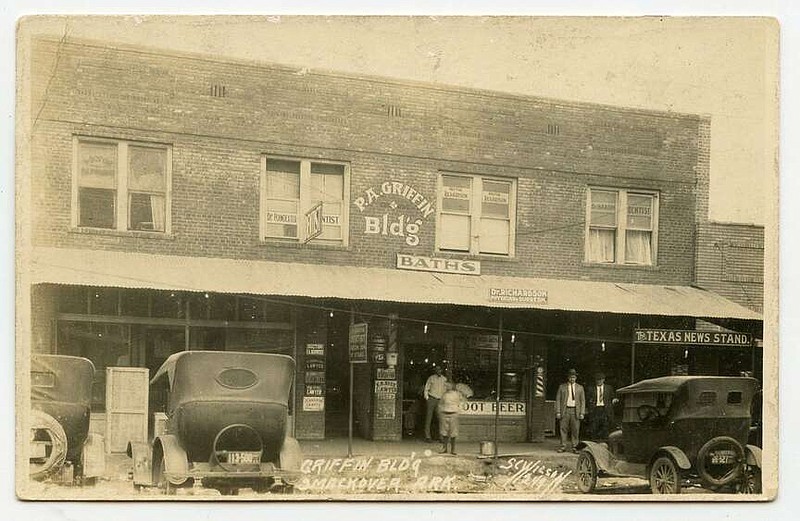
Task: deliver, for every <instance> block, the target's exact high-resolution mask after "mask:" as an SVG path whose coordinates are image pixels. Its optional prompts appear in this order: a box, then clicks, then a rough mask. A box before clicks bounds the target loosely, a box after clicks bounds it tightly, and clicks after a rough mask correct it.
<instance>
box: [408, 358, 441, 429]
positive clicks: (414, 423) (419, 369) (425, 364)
mask: <svg viewBox="0 0 800 521" xmlns="http://www.w3.org/2000/svg"><path fill="white" fill-rule="evenodd" d="M403 349H404V350H405V363H404V365H403V437H406V438H422V437H423V436H424V429H425V425H424V422H425V398H424V396H423V391H424V388H425V382H426V381H427V380H428V377H429V376H430V375H432V374H433V373H434V369H435V368H436V367H443V366H445V365H446V364H445V360H446V356H447V355H446V350H445V346H444V345H441V344H407V345H405V346H403ZM436 422H437V419H436V417H435V416H434V419H433V427H432V432H438V428H437V427H436Z"/></svg>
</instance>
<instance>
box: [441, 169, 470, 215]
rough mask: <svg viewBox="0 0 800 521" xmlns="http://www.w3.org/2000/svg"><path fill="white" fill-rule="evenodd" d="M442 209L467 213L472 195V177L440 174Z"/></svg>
mask: <svg viewBox="0 0 800 521" xmlns="http://www.w3.org/2000/svg"><path fill="white" fill-rule="evenodd" d="M442 187H443V189H444V191H443V193H442V210H443V211H445V212H459V213H469V208H470V205H469V202H470V198H471V197H472V179H471V178H469V177H456V176H447V175H445V176H442Z"/></svg>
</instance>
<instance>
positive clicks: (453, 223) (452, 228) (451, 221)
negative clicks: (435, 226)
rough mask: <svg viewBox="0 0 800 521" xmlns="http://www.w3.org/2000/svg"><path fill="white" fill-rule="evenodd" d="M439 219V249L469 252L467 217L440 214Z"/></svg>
mask: <svg viewBox="0 0 800 521" xmlns="http://www.w3.org/2000/svg"><path fill="white" fill-rule="evenodd" d="M441 218H442V221H441V227H440V228H441V229H440V232H441V234H442V238H441V241H440V247H441V248H442V249H443V250H459V251H469V234H470V229H469V228H470V218H469V216H466V215H448V214H442V216H441Z"/></svg>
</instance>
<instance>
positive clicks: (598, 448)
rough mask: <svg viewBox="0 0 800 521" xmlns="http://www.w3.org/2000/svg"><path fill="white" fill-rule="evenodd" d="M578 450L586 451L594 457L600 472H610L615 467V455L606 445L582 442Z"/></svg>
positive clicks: (577, 447) (577, 446)
mask: <svg viewBox="0 0 800 521" xmlns="http://www.w3.org/2000/svg"><path fill="white" fill-rule="evenodd" d="M575 448H576V449H578V450H586V451H589V453H590V454H591V455H592V456H593V457H594V461H595V463H596V464H597V469H598V470H603V471H610V470H611V468H612V466H613V460H614V455H613V454H611V451H610V450H608V445H606V444H605V443H597V442H595V441H581V442H579V443H578V444H577V445H576V446H575Z"/></svg>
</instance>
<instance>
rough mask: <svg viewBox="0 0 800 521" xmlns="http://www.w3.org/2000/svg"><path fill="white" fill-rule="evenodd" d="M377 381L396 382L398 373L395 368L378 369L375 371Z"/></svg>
mask: <svg viewBox="0 0 800 521" xmlns="http://www.w3.org/2000/svg"><path fill="white" fill-rule="evenodd" d="M375 379H376V380H395V379H397V371H396V369H395V368H394V367H378V368H376V369H375Z"/></svg>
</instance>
